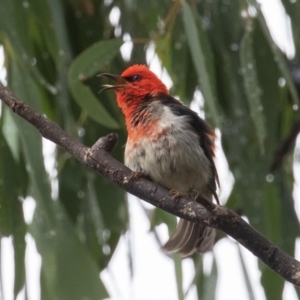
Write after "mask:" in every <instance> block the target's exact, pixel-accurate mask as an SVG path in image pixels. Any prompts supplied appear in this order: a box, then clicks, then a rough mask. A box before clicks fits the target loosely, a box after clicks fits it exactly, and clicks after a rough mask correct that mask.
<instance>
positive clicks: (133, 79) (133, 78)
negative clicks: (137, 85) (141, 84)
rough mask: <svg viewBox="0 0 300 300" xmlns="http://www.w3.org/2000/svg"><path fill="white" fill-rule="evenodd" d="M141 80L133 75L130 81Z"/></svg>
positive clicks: (138, 76)
mask: <svg viewBox="0 0 300 300" xmlns="http://www.w3.org/2000/svg"><path fill="white" fill-rule="evenodd" d="M141 79H142V77H141V76H140V75H133V76H132V77H131V80H132V81H140V80H141Z"/></svg>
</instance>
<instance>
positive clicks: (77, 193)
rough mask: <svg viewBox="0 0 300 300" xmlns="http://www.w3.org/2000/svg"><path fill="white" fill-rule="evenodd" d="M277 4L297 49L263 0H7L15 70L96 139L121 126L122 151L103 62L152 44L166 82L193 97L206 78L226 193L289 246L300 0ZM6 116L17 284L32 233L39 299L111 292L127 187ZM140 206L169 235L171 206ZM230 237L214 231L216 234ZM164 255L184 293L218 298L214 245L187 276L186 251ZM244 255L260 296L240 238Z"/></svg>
mask: <svg viewBox="0 0 300 300" xmlns="http://www.w3.org/2000/svg"><path fill="white" fill-rule="evenodd" d="M282 5H283V7H284V8H285V11H286V13H287V15H288V17H289V18H290V23H291V28H292V36H293V38H294V41H295V50H296V51H295V55H294V59H293V61H290V62H288V58H287V57H286V56H285V54H284V53H283V52H282V51H281V50H280V49H279V48H278V46H277V45H276V43H275V42H274V41H273V39H272V36H271V34H270V31H269V28H268V24H267V23H266V20H265V18H264V15H263V14H262V11H261V4H260V2H259V1H256V0H249V1H246V0H241V1H224V0H212V1H183V2H182V1H179V0H175V1H168V0H160V1H158V0H150V1H146V0H140V1H120V0H107V1H102V0H64V1H58V0H40V1H37V0H27V1H24V0H2V1H1V9H0V44H1V45H2V46H3V47H4V55H5V67H6V70H7V78H6V79H7V84H8V86H9V88H10V89H11V90H12V91H13V92H14V93H15V94H16V95H17V96H18V97H20V98H21V99H22V100H24V101H26V102H27V103H29V104H30V105H31V106H32V107H34V108H35V109H36V110H38V111H39V112H40V113H42V114H45V115H46V116H47V117H48V118H50V119H51V120H53V121H54V122H56V123H58V124H59V125H60V126H61V127H62V128H63V129H64V130H66V131H67V132H68V133H69V134H71V135H72V136H73V137H74V138H75V139H78V140H80V141H81V142H82V143H83V144H85V145H87V146H90V145H92V144H93V143H94V142H95V141H96V140H97V139H98V138H99V137H100V136H103V135H106V134H108V133H110V132H111V131H112V130H113V131H114V132H117V133H118V135H119V144H118V146H117V147H116V149H115V151H114V153H113V155H114V157H116V158H117V159H118V160H120V161H122V160H123V151H124V149H123V145H124V144H125V142H126V131H125V128H124V119H123V116H122V114H121V112H120V111H119V109H118V107H117V105H116V103H115V101H114V95H113V93H108V92H107V93H101V94H99V93H98V92H99V90H100V85H101V84H103V83H105V80H104V79H101V78H97V77H96V75H97V74H99V73H101V72H110V73H115V74H120V73H121V72H122V71H123V70H124V69H125V68H126V67H127V66H129V65H131V64H134V63H139V64H142V63H146V62H148V63H151V61H152V60H153V57H154V56H155V55H157V58H158V59H159V62H160V66H161V69H163V70H166V71H167V73H168V75H169V76H170V78H171V80H172V84H173V85H172V87H171V93H172V94H173V95H176V96H178V97H179V98H180V99H181V100H182V101H183V102H185V104H187V105H190V104H191V103H192V101H193V100H194V101H193V102H194V103H196V105H197V106H199V107H200V106H201V105H202V104H201V101H200V102H199V101H198V102H197V101H196V100H195V99H194V98H197V97H196V96H195V95H197V94H199V91H200V92H201V93H202V95H203V97H204V105H203V107H204V112H205V117H206V119H207V120H208V121H209V122H210V124H211V125H212V126H214V127H217V128H218V129H220V131H221V142H222V148H223V150H224V152H225V155H226V158H227V162H228V165H229V170H230V172H231V173H232V175H233V177H234V186H233V187H232V190H231V191H230V193H229V196H228V197H226V199H223V203H226V202H227V206H228V207H229V208H231V209H234V210H235V211H237V212H239V213H240V214H241V215H243V216H245V217H246V218H247V220H249V222H250V224H251V225H253V226H254V227H255V228H257V229H258V230H259V231H260V232H261V233H263V234H264V235H266V236H267V237H268V238H269V239H270V240H272V241H273V242H274V243H276V245H278V246H279V247H280V248H282V249H283V250H284V251H286V252H287V253H289V254H291V255H293V254H294V251H295V241H296V239H297V237H299V234H300V229H299V228H300V227H299V219H298V217H297V214H296V210H295V201H294V199H293V196H292V190H293V185H294V180H295V179H294V176H293V150H294V148H295V137H296V136H297V134H296V135H295V133H294V132H295V130H296V132H297V128H298V127H299V125H297V124H299V122H300V115H299V92H300V80H299V75H297V74H299V72H300V67H299V63H300V62H299V59H300V56H299V49H300V48H299V47H300V39H299V36H300V35H299V32H300V26H299V18H300V4H299V0H296V1H282ZM126 47H127V49H128V50H127V51H126V50H124V49H126ZM151 49H152V50H151ZM153 49H154V54H152V56H153V57H152V58H149V56H151V55H150V54H149V53H151V51H152V52H153ZM150 50H151V51H150ZM297 76H298V77H297ZM297 126H298V127H297ZM0 127H1V130H0V233H1V237H2V238H4V237H11V238H12V239H13V248H14V261H15V280H14V297H15V298H16V297H17V296H18V294H19V293H20V291H21V290H22V289H23V288H24V286H26V285H27V281H26V275H25V274H26V272H25V269H26V268H25V262H24V257H25V249H26V243H25V236H26V234H30V235H32V236H33V238H34V240H35V243H36V246H37V250H38V252H39V254H40V255H41V257H42V268H41V274H40V283H41V299H64V300H65V299H103V298H106V297H108V292H107V290H108V287H106V286H105V285H104V283H103V282H102V280H101V279H100V277H99V273H100V272H102V271H103V270H109V268H108V266H109V263H110V261H111V259H112V258H113V257H114V253H115V250H116V248H117V245H118V244H119V241H120V239H121V237H122V236H123V235H126V237H127V238H128V237H130V232H131V229H130V219H131V218H130V217H129V208H128V205H127V202H126V200H125V199H126V195H125V194H124V192H123V191H121V190H119V189H118V188H116V187H115V186H113V185H112V184H111V183H110V182H108V181H107V180H106V179H104V178H99V177H98V176H96V175H95V174H93V173H92V172H91V171H90V170H87V169H86V168H85V167H84V166H82V165H80V164H79V163H78V162H77V161H75V160H74V159H73V158H71V157H70V156H69V155H68V154H66V153H64V152H63V151H61V150H60V149H56V148H55V147H54V146H53V151H54V152H53V155H52V157H51V159H52V161H54V163H53V166H52V168H51V170H49V168H45V164H46V166H47V164H48V162H47V161H45V155H44V152H43V150H44V151H45V150H46V149H45V148H46V147H49V146H45V145H46V144H45V143H43V142H42V139H41V137H40V136H39V135H38V134H37V133H36V131H35V130H34V129H33V128H32V127H31V126H29V125H28V124H26V122H24V121H23V120H21V119H20V118H18V117H16V116H13V114H12V113H11V111H10V110H9V109H7V108H6V107H4V106H3V105H2V106H1V114H0ZM287 143H288V145H289V146H288V147H283V146H284V145H286V144H287ZM43 148H44V149H43ZM48 160H49V158H48ZM46 170H47V171H46ZM222 184H223V185H225V186H228V185H230V184H231V183H228V182H224V183H222ZM222 184H221V185H222ZM228 189H230V188H228ZM29 197H31V199H32V198H33V199H34V202H35V207H36V208H35V211H34V215H33V220H32V222H29V223H28V224H27V223H26V222H25V221H24V214H23V210H24V205H22V203H24V202H25V203H26V201H28V199H29ZM145 212H146V215H147V218H145V220H146V222H148V223H149V230H150V231H151V232H152V233H153V234H154V235H155V236H156V237H157V238H156V241H154V242H155V243H156V242H158V245H161V244H162V242H161V241H160V238H159V237H160V234H159V231H160V228H161V227H160V226H163V225H162V224H166V225H167V226H166V227H167V228H168V230H169V232H170V233H171V232H172V231H173V230H174V227H175V217H173V216H171V215H168V214H167V213H165V212H162V211H160V210H159V209H153V210H149V211H148V210H145ZM224 239H226V237H224V235H223V234H222V233H218V236H217V242H216V243H217V244H218V241H221V240H224ZM129 244H130V243H129ZM216 246H217V245H216ZM127 251H128V252H129V253H128V255H127V258H128V265H129V268H131V271H132V261H131V260H132V259H134V254H133V253H132V249H131V247H130V246H128V249H127ZM166 259H171V260H172V261H173V266H174V276H175V277H174V278H175V280H176V284H177V294H178V299H184V298H187V297H189V296H190V295H191V293H192V292H191V291H192V290H193V288H194V287H195V289H194V291H195V293H194V295H196V294H197V296H195V297H198V299H215V297H216V294H217V289H216V286H217V284H218V283H219V282H220V280H221V279H220V272H218V264H217V260H216V257H215V254H214V253H213V254H212V261H211V269H210V270H209V271H207V270H206V267H205V256H199V255H195V256H194V257H193V258H192V259H193V266H192V268H193V269H194V271H195V274H194V277H193V280H192V281H191V283H190V285H189V286H188V287H187V288H186V285H184V282H185V281H184V279H185V273H184V265H183V264H182V260H181V258H179V257H178V256H176V255H174V256H170V257H169V258H167V257H166ZM237 261H238V263H239V264H240V265H241V270H242V273H243V275H244V276H243V280H244V281H245V288H246V289H247V295H248V296H249V299H254V294H255V293H254V287H253V285H252V284H251V282H250V280H249V270H248V266H247V264H246V263H245V261H244V259H243V256H242V255H241V253H240V252H239V256H238V257H237ZM258 267H259V268H260V271H261V286H262V288H263V289H264V293H265V295H266V298H267V299H272V300H274V299H282V294H283V288H284V281H283V279H281V278H280V277H279V276H278V275H276V274H274V273H273V272H272V271H270V270H269V269H268V268H267V267H265V266H264V265H261V264H259V266H258ZM131 276H132V275H131ZM79 282H80V284H78V283H79ZM297 293H298V295H299V294H300V293H299V291H297Z"/></svg>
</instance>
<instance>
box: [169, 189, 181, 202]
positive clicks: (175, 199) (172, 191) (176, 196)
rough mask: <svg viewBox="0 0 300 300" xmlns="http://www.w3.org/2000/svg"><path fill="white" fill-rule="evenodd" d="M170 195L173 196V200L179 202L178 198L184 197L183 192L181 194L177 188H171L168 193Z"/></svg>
mask: <svg viewBox="0 0 300 300" xmlns="http://www.w3.org/2000/svg"><path fill="white" fill-rule="evenodd" d="M168 194H169V195H170V196H173V200H174V201H176V202H178V200H179V199H180V198H182V197H184V195H183V194H181V193H180V192H178V191H176V190H170V191H169V193H168Z"/></svg>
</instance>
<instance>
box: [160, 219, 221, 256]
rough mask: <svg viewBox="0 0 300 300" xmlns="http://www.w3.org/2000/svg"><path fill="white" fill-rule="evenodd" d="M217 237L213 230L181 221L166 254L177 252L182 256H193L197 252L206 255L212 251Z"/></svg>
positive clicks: (167, 245) (168, 244)
mask: <svg viewBox="0 0 300 300" xmlns="http://www.w3.org/2000/svg"><path fill="white" fill-rule="evenodd" d="M215 235H216V232H215V230H214V229H213V228H210V227H206V226H203V225H199V224H195V223H192V222H189V221H186V220H183V219H180V220H179V223H178V226H177V228H176V230H175V232H174V233H173V235H172V236H171V237H170V239H169V240H168V242H167V243H166V244H165V246H164V247H163V249H164V251H166V252H175V251H176V252H178V253H180V254H181V255H182V256H189V255H192V254H193V253H194V252H195V251H198V252H201V253H204V252H207V251H210V250H211V249H212V247H213V244H214V240H215Z"/></svg>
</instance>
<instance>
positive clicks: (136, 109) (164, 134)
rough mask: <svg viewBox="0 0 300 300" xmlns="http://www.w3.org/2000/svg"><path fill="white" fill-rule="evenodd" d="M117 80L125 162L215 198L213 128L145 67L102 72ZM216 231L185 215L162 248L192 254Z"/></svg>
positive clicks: (176, 187) (181, 191)
mask: <svg viewBox="0 0 300 300" xmlns="http://www.w3.org/2000/svg"><path fill="white" fill-rule="evenodd" d="M101 75H102V76H106V77H108V78H110V79H113V80H114V81H115V82H117V84H116V85H104V90H106V89H112V90H114V91H115V92H116V95H117V103H118V106H119V107H120V108H121V110H122V112H123V114H124V116H125V122H126V127H127V131H128V139H127V143H126V148H125V164H126V166H128V167H129V168H130V169H131V170H132V171H134V172H137V173H143V174H145V175H147V176H148V177H150V178H151V179H152V180H153V181H155V182H157V183H159V184H160V185H162V186H163V187H165V188H167V189H169V190H170V191H171V193H173V194H175V196H176V195H183V196H184V197H186V198H188V199H190V200H195V195H196V196H202V197H206V198H208V199H209V200H211V201H212V199H213V196H214V197H215V199H216V200H217V202H219V201H218V197H217V194H216V184H219V180H218V174H217V170H216V167H215V164H214V160H213V158H214V139H215V133H214V131H213V130H212V129H211V128H210V127H209V126H208V125H207V123H206V122H205V121H204V120H203V119H201V118H200V117H199V116H198V115H197V114H196V113H195V112H194V111H192V110H191V109H189V108H188V107H187V106H185V105H183V104H182V103H181V102H180V101H179V100H176V99H174V98H173V97H172V96H170V95H169V91H168V89H167V88H166V86H165V85H164V84H163V82H162V81H161V80H160V79H159V78H158V77H157V76H156V75H155V74H154V73H153V72H151V71H150V70H149V69H148V68H147V67H146V66H145V65H133V66H131V67H129V68H127V69H126V70H125V71H124V72H123V73H122V74H121V76H118V75H112V74H108V73H104V74H101ZM214 238H215V230H214V229H212V228H210V227H206V226H203V225H199V224H195V223H192V222H189V221H186V220H183V219H180V220H179V223H178V225H177V228H176V230H175V232H174V233H173V235H172V236H171V237H170V239H169V240H168V242H167V243H166V244H165V246H164V248H163V249H164V250H165V251H166V252H178V253H180V254H181V255H182V256H184V257H185V256H190V255H192V254H193V253H194V252H196V251H198V252H201V253H203V252H206V251H209V250H211V249H212V247H213V244H214Z"/></svg>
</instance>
